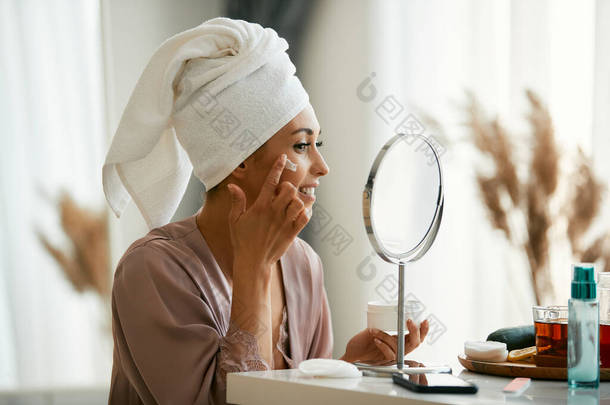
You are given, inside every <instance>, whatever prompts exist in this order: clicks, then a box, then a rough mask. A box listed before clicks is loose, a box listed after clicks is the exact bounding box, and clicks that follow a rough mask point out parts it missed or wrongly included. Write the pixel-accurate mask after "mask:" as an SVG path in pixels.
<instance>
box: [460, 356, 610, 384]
mask: <svg viewBox="0 0 610 405" xmlns="http://www.w3.org/2000/svg"><path fill="white" fill-rule="evenodd" d="M458 360H459V361H460V364H461V365H462V366H464V367H466V368H467V369H468V370H470V371H473V372H475V373H481V374H491V375H500V376H504V377H529V378H534V379H541V380H566V379H567V378H568V371H567V369H566V368H562V367H539V366H536V365H535V364H529V363H510V362H507V361H506V362H502V363H491V362H488V361H477V360H469V359H467V358H466V355H464V354H460V355H459V356H458ZM599 379H600V380H601V381H610V368H600V369H599Z"/></svg>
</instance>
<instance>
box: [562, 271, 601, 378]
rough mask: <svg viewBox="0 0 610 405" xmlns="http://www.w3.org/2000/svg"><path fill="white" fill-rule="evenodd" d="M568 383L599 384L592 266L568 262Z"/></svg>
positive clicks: (596, 302) (597, 337)
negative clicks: (569, 277)
mask: <svg viewBox="0 0 610 405" xmlns="http://www.w3.org/2000/svg"><path fill="white" fill-rule="evenodd" d="M568 386H569V387H570V388H581V387H582V388H584V387H587V388H597V387H598V386H599V301H598V300H597V294H596V285H595V268H594V265H593V264H591V263H580V264H575V265H572V298H570V300H569V301H568Z"/></svg>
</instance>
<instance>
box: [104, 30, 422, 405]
mask: <svg viewBox="0 0 610 405" xmlns="http://www.w3.org/2000/svg"><path fill="white" fill-rule="evenodd" d="M286 48H287V44H286V42H285V41H284V40H283V39H281V38H279V37H278V36H277V34H276V33H275V32H274V31H273V30H270V29H263V28H262V27H260V26H259V25H257V24H250V23H247V22H245V21H235V20H229V19H225V18H218V19H213V20H210V21H207V22H205V23H203V24H201V25H200V26H199V27H196V28H194V29H192V30H189V31H185V32H184V33H180V34H178V35H176V36H174V37H172V38H170V39H169V40H168V41H166V42H165V43H164V44H162V45H161V47H160V48H159V50H157V52H156V53H155V55H153V57H152V59H151V62H150V63H149V65H148V66H147V67H146V69H145V71H144V72H143V74H142V77H141V78H140V80H139V81H138V84H137V85H136V88H135V89H134V92H133V94H132V97H131V99H130V101H129V104H128V106H127V107H126V109H125V112H124V113H123V117H122V119H121V123H120V124H119V128H118V129H117V133H116V134H115V137H114V139H113V142H112V145H111V148H110V151H109V152H108V156H107V159H106V163H105V165H104V191H105V193H106V196H107V199H108V202H109V203H110V205H111V207H112V208H113V209H114V211H115V212H116V214H117V215H120V213H121V211H122V209H123V208H124V207H125V205H126V203H127V202H128V201H129V200H128V198H129V197H131V198H132V199H133V200H134V201H135V203H136V205H137V206H138V208H139V209H140V211H141V212H142V215H143V216H144V218H145V219H146V221H147V223H148V225H149V226H150V227H151V228H153V229H152V230H151V231H150V232H149V233H148V234H147V235H146V236H145V237H143V238H141V239H139V240H137V241H135V242H134V243H133V244H132V245H131V246H130V247H129V248H128V250H127V251H126V252H125V254H124V255H123V257H122V258H121V260H120V261H119V264H118V266H117V269H116V272H115V278H114V284H113V294H112V313H113V336H114V342H115V350H114V364H113V371H112V383H111V384H112V385H111V389H110V399H109V403H111V404H142V403H144V404H154V403H161V404H165V403H176V404H191V403H196V404H207V403H225V397H226V373H227V372H234V371H247V370H264V369H280V368H293V367H296V366H298V363H299V362H301V361H302V360H305V359H309V358H320V357H324V358H330V357H331V355H332V344H333V338H332V328H331V318H330V310H329V307H328V301H327V296H326V292H325V289H324V283H323V280H324V279H323V273H322V263H321V261H320V258H319V256H318V255H317V254H316V253H315V252H314V251H313V249H312V248H311V247H310V246H309V245H308V244H307V243H306V242H304V241H303V240H301V239H300V238H298V237H297V235H298V233H299V232H300V231H301V230H302V229H303V228H304V227H305V225H306V224H307V222H308V221H309V218H310V216H311V210H312V205H313V203H314V201H315V196H314V193H313V190H314V189H315V187H316V186H317V185H318V184H319V179H320V177H322V176H325V175H326V174H328V172H329V169H328V166H327V165H326V163H325V162H324V159H323V158H322V155H321V154H320V151H319V149H318V147H320V146H321V145H322V143H321V141H319V135H320V126H319V124H318V121H317V119H316V116H315V113H314V110H313V108H312V107H311V105H310V104H309V98H308V96H307V93H306V92H305V91H304V89H303V88H302V86H301V84H300V82H299V81H298V79H297V78H296V76H294V71H295V70H294V66H293V65H292V64H291V63H290V60H289V58H288V56H287V54H286V53H285V50H286ZM159 84H160V85H159ZM168 89H169V90H168ZM236 123H237V124H236ZM168 129H169V130H168ZM252 139H253V141H252ZM250 141H252V142H250ZM185 154H186V155H188V157H187V156H186V155H185ZM288 160H289V162H288ZM287 165H288V166H287ZM191 170H193V171H194V172H195V174H196V176H197V177H198V178H199V179H200V180H201V181H202V182H203V184H204V185H205V188H206V191H207V192H206V199H205V202H204V204H203V206H202V207H201V209H200V210H199V211H198V212H197V213H196V214H195V215H193V216H192V217H189V218H187V219H185V220H182V221H178V222H172V223H168V221H169V218H171V215H172V214H173V212H174V210H175V208H176V205H177V203H178V202H179V201H180V198H181V196H182V193H183V192H184V186H185V184H186V181H188V175H190V172H191ZM407 328H408V330H409V334H408V336H407V338H406V340H405V353H408V352H409V351H411V350H413V349H415V348H416V347H417V346H418V345H419V344H420V342H421V341H422V340H423V339H424V338H425V336H426V333H427V331H428V324H427V322H423V323H422V325H421V328H417V327H416V326H415V325H414V324H413V322H411V321H408V322H407ZM395 353H396V337H395V336H390V335H388V334H386V333H384V332H382V331H380V330H376V329H365V330H363V331H361V332H360V333H358V334H357V335H355V336H354V337H353V338H352V339H351V340H350V341H349V343H348V344H347V347H346V350H345V354H344V355H343V356H342V357H341V359H343V360H346V361H350V362H354V361H361V362H366V363H370V364H385V363H389V362H391V361H393V360H394V359H395V356H396V354H395Z"/></svg>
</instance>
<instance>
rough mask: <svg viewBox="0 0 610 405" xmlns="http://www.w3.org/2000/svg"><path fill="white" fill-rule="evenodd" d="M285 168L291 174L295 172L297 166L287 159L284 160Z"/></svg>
mask: <svg viewBox="0 0 610 405" xmlns="http://www.w3.org/2000/svg"><path fill="white" fill-rule="evenodd" d="M286 168H287V169H288V170H292V171H293V172H296V171H297V165H296V164H294V163H292V162H291V161H290V159H288V158H286Z"/></svg>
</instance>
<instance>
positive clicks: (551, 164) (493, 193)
mask: <svg viewBox="0 0 610 405" xmlns="http://www.w3.org/2000/svg"><path fill="white" fill-rule="evenodd" d="M467 96H468V104H467V113H468V118H469V120H468V126H469V128H470V133H471V139H472V142H473V144H474V145H475V147H476V148H477V149H478V150H479V152H481V154H482V155H484V156H486V157H487V158H488V159H489V160H490V161H491V162H492V166H493V171H492V174H491V175H485V174H483V173H482V172H480V171H479V172H478V173H477V184H478V187H479V191H480V193H481V198H482V200H483V203H484V205H485V207H486V208H487V212H488V214H489V218H490V222H491V224H492V226H493V227H494V228H496V229H498V230H501V231H502V232H503V234H504V235H505V236H506V238H507V239H508V240H509V241H510V242H511V243H513V244H514V245H515V246H517V247H519V248H521V249H523V250H524V252H525V254H526V255H527V258H528V262H529V266H530V275H531V280H532V285H533V289H534V294H535V296H536V301H537V303H538V304H540V303H542V302H543V301H547V300H549V299H552V297H553V292H554V289H553V286H552V283H551V278H550V269H549V251H550V246H549V245H550V238H549V230H550V229H551V227H552V226H553V224H554V222H555V221H557V220H559V219H560V218H558V216H557V215H552V213H551V210H550V203H551V200H553V199H556V198H559V196H557V195H556V194H557V193H556V191H557V189H558V184H559V159H560V153H559V150H558V148H557V144H556V141H555V134H554V130H553V124H552V119H551V116H550V114H549V112H548V110H547V108H546V107H545V106H544V104H543V103H542V101H541V100H540V98H539V97H538V96H537V95H536V94H535V93H534V92H532V91H530V90H527V91H526V96H527V99H528V101H529V104H530V113H529V114H528V116H527V118H528V120H529V122H530V125H531V128H532V133H531V136H530V138H529V139H530V141H531V144H530V147H531V158H530V160H529V163H528V165H527V167H526V168H525V169H526V170H524V171H523V172H524V173H527V176H526V177H524V178H519V176H518V174H517V173H518V171H517V165H518V163H519V162H518V161H517V159H516V158H515V157H514V146H513V143H512V142H511V136H509V135H508V133H507V132H506V130H505V129H504V128H503V127H502V126H501V125H500V123H499V121H498V119H497V118H488V117H487V116H486V115H485V114H484V113H483V112H482V109H481V107H480V105H479V104H478V102H477V100H476V98H475V97H474V96H473V95H472V94H467ZM568 182H569V184H568V185H567V186H568V189H569V190H572V194H571V195H570V196H569V198H568V201H567V202H564V203H563V205H564V206H567V208H565V209H564V210H562V212H563V213H564V216H565V217H566V219H567V223H568V227H567V237H568V240H569V241H570V245H571V247H572V252H573V256H574V259H575V260H576V261H591V262H595V261H598V260H600V259H601V260H602V261H603V265H605V266H610V236H609V235H608V234H603V235H601V236H599V237H597V238H596V239H595V240H594V241H593V242H592V243H591V244H590V245H589V246H588V247H584V244H583V239H584V236H585V235H586V234H587V233H588V231H589V228H590V226H591V225H592V224H593V222H594V219H595V217H596V216H597V214H598V213H599V211H600V208H601V203H602V197H603V193H604V187H603V185H602V183H601V182H599V181H598V180H597V179H596V178H595V176H594V174H593V170H592V168H591V166H590V163H589V160H588V159H587V158H586V156H584V154H583V153H582V151H579V161H578V168H577V170H576V172H575V173H574V174H573V175H572V176H570V177H569V178H568ZM506 197H508V198H506ZM515 214H518V217H520V218H522V221H521V224H522V226H521V228H522V229H515V228H519V226H518V224H517V225H515V224H514V223H512V222H511V221H509V218H512V217H514V216H515Z"/></svg>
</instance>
